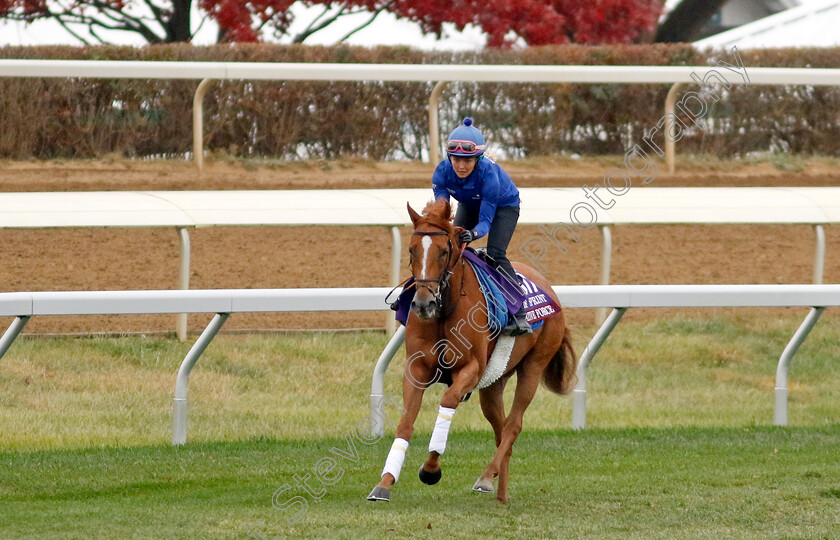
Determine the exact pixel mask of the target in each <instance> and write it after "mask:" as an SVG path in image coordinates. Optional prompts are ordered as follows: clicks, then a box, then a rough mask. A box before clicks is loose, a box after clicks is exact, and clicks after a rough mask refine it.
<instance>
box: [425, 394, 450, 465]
mask: <svg viewBox="0 0 840 540" xmlns="http://www.w3.org/2000/svg"><path fill="white" fill-rule="evenodd" d="M453 416H455V409H450V408H448V407H444V406H443V405H441V406H440V409H438V416H437V420H435V430H434V431H433V432H432V438H431V440H430V441H429V452H437V453H438V454H443V451H444V450H446V439H447V438H449V426H451V425H452V417H453Z"/></svg>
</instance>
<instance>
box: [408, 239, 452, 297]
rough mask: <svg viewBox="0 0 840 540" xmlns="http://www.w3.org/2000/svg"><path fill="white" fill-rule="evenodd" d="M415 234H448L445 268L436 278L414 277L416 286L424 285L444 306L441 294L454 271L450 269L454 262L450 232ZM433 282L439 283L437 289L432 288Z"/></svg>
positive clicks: (412, 273)
mask: <svg viewBox="0 0 840 540" xmlns="http://www.w3.org/2000/svg"><path fill="white" fill-rule="evenodd" d="M412 234H413V235H415V236H446V237H447V238H446V243H447V244H449V254H448V256H447V259H446V266H444V268H443V270H442V271H441V273H440V275H439V276H438V277H437V278H436V279H435V278H424V279H418V278H416V277H415V278H414V284H415V286H416V287H423V288H425V289H426V290H428V291H429V292H430V293H432V295H433V296H434V298H435V302H437V303H438V305H439V306H443V302H442V300H441V295H442V294H443V289H445V288H446V287H448V286H449V278H450V277H451V276H452V274H453V272H452V270H450V268H449V267H450V265H451V262H452V252H453V251H454V250H453V249H452V239H451V238H450V237H449V233H448V232H446V231H428V232H426V231H414V232H413V233H412ZM411 276H412V277H414V271H413V270H412V272H411ZM432 283H437V285H438V287H437V291H434V290H432V286H431V284H432Z"/></svg>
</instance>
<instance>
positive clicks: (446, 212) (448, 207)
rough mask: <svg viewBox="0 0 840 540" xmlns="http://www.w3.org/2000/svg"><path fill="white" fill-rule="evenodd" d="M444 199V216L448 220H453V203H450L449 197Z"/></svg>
mask: <svg viewBox="0 0 840 540" xmlns="http://www.w3.org/2000/svg"><path fill="white" fill-rule="evenodd" d="M443 201H444V203H445V204H444V205H443V218H444V219H445V220H446V221H452V205H451V204H449V199H444V200H443Z"/></svg>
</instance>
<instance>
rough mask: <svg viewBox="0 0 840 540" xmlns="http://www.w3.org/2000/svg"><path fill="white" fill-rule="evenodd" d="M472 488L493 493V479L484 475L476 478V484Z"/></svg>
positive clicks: (480, 491)
mask: <svg viewBox="0 0 840 540" xmlns="http://www.w3.org/2000/svg"><path fill="white" fill-rule="evenodd" d="M472 488H473V491H478V492H479V493H493V480H491V479H490V478H484V477H483V476H482V477H481V478H479V479H478V480H476V482H475V485H474V486H473V487H472Z"/></svg>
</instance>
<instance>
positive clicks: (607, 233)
mask: <svg viewBox="0 0 840 540" xmlns="http://www.w3.org/2000/svg"><path fill="white" fill-rule="evenodd" d="M599 228H600V229H601V285H609V284H610V266H611V264H612V231H611V230H610V226H609V225H599ZM606 318H607V308H605V307H602V308H598V309H597V310H596V311H595V324H601V323H603V322H604V319H606Z"/></svg>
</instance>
